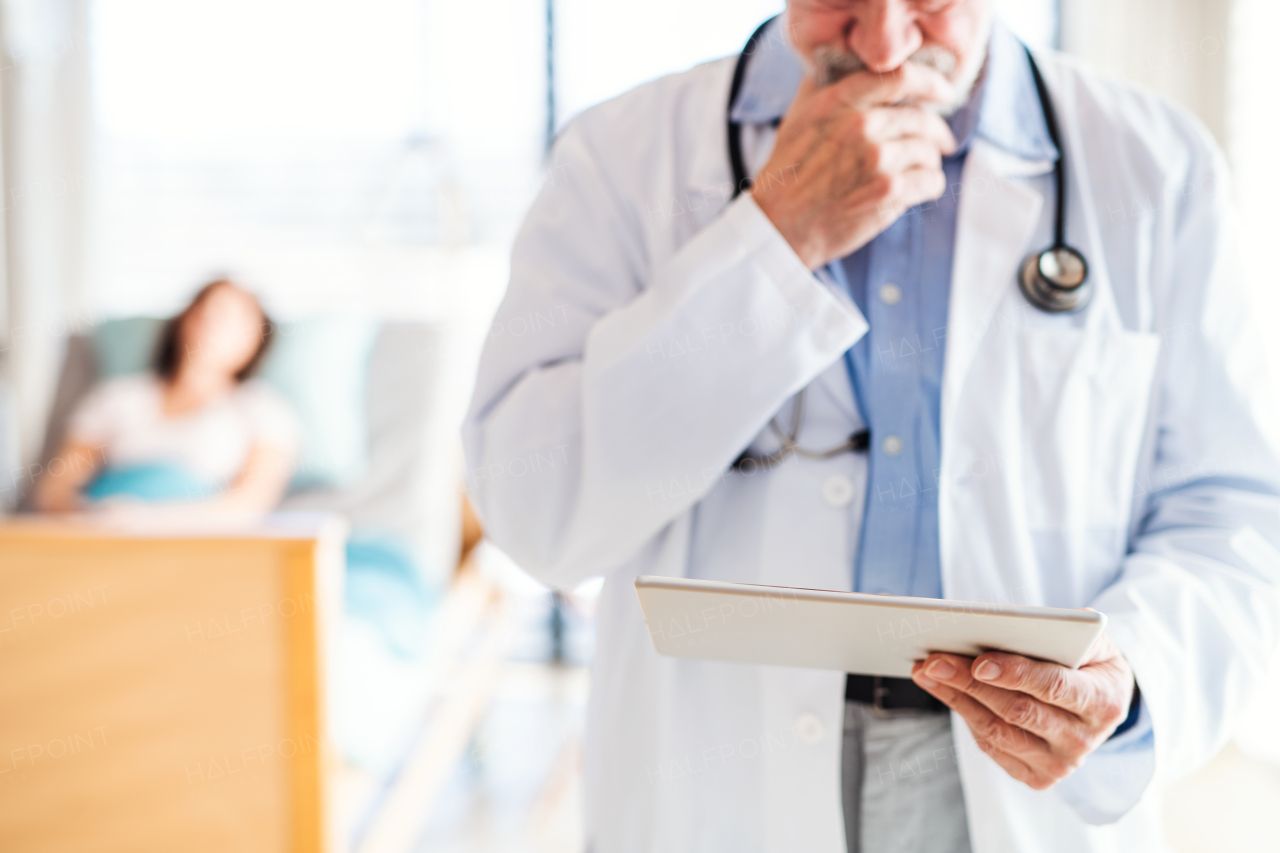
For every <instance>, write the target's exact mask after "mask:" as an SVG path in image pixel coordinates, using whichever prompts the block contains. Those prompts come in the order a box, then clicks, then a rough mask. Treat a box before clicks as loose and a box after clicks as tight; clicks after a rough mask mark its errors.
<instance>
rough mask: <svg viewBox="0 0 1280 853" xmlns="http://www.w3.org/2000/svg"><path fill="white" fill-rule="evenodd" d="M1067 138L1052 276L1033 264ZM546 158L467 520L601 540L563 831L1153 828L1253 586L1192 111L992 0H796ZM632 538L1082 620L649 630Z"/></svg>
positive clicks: (923, 835)
mask: <svg viewBox="0 0 1280 853" xmlns="http://www.w3.org/2000/svg"><path fill="white" fill-rule="evenodd" d="M735 71H736V72H737V73H736V74H735ZM735 77H736V78H737V79H736V83H735ZM1038 77H1039V80H1038V79H1037V78H1038ZM1041 86H1043V88H1044V91H1043V93H1041V92H1040V87H1041ZM731 91H732V93H733V97H732V102H731V98H730V93H731ZM1046 100H1047V104H1048V106H1046V104H1045V102H1046ZM1051 116H1052V118H1051ZM1055 139H1056V141H1055ZM731 149H736V151H737V152H738V154H739V155H740V157H741V161H742V163H743V164H744V166H745V169H746V171H747V173H748V174H749V175H751V176H754V178H755V180H754V183H753V184H752V183H751V182H749V181H745V182H743V184H742V185H741V186H735V179H734V171H733V168H732V164H731V157H730V153H731ZM1055 165H1058V166H1061V167H1062V169H1063V174H1064V175H1065V181H1066V183H1065V195H1064V197H1063V198H1062V203H1063V208H1064V212H1065V218H1064V220H1063V222H1062V229H1061V230H1062V232H1063V235H1062V236H1063V239H1064V240H1065V243H1066V244H1067V245H1070V246H1071V247H1072V248H1073V249H1074V250H1075V251H1076V252H1078V253H1079V255H1080V257H1081V258H1082V259H1084V261H1085V262H1086V263H1087V283H1088V288H1087V289H1086V290H1083V291H1079V292H1078V293H1077V292H1076V291H1072V293H1075V294H1076V295H1080V294H1084V295H1085V296H1086V297H1087V298H1082V299H1080V300H1079V304H1067V305H1066V306H1065V307H1068V308H1074V309H1076V310H1054V311H1048V310H1042V308H1041V307H1038V306H1037V305H1036V304H1034V303H1033V300H1032V297H1031V294H1029V293H1028V292H1027V291H1026V290H1024V288H1023V287H1022V286H1020V275H1021V270H1022V267H1023V261H1024V259H1025V258H1027V257H1028V256H1029V255H1032V254H1033V253H1039V252H1041V251H1043V250H1044V249H1046V248H1048V247H1050V246H1051V245H1055V243H1056V240H1055V230H1056V229H1055V224H1056V222H1057V219H1056V215H1055V213H1056V211H1057V210H1058V209H1059V204H1058V202H1059V199H1058V198H1057V191H1056V189H1055V176H1056V174H1057V172H1056V171H1055ZM551 166H552V167H553V172H552V174H553V176H554V180H550V181H549V182H548V183H547V185H546V186H545V188H544V189H543V190H542V192H541V194H540V195H539V197H538V199H537V201H536V202H535V204H534V206H533V209H532V210H531V212H530V213H529V217H528V219H527V221H526V223H525V225H524V228H523V230H522V231H521V233H520V235H519V238H518V240H517V242H516V245H515V249H514V253H513V256H512V267H511V284H510V289H509V292H508V294H507V296H506V300H505V302H504V303H503V305H502V307H501V309H500V312H499V317H498V319H499V321H501V322H502V323H503V324H504V326H503V327H504V328H508V329H509V328H512V321H513V320H516V319H517V318H522V319H524V320H525V321H526V322H525V323H524V324H522V325H521V328H522V329H524V330H525V333H524V334H522V335H518V336H517V335H512V334H505V335H496V336H493V337H492V338H491V339H490V341H489V343H488V345H487V348H486V350H485V353H484V357H483V361H482V364H481V369H480V375H479V380H478V383H477V388H476V391H475V397H474V401H473V403H472V408H471V412H470V414H469V416H468V420H467V423H466V426H465V430H464V433H465V435H464V437H465V441H466V449H467V455H468V461H469V466H470V472H471V473H470V487H471V489H472V493H473V495H474V497H475V500H476V503H477V508H478V510H479V512H480V515H481V516H482V518H483V520H484V522H485V525H486V528H487V530H488V532H489V534H490V535H491V536H492V538H493V540H494V541H495V542H496V543H497V544H498V545H499V546H501V547H502V548H503V549H505V550H506V551H507V552H508V553H509V554H510V555H511V556H512V557H513V558H514V559H515V560H516V561H517V562H518V563H519V564H520V565H521V566H523V567H524V568H525V569H527V570H528V571H529V572H531V573H533V574H534V575H536V576H537V577H540V578H542V579H544V580H545V581H547V582H548V583H551V584H554V585H556V586H560V587H571V586H572V585H574V584H576V583H577V582H579V581H580V580H582V579H584V578H587V577H589V576H592V575H604V576H605V579H606V580H605V585H604V591H603V593H602V599H601V604H600V610H599V639H598V644H597V652H596V659H595V663H594V668H593V671H592V695H591V701H590V709H589V722H588V742H587V747H586V776H587V780H586V791H587V798H588V804H587V806H588V807H587V812H588V815H587V819H588V826H587V837H588V843H589V845H590V849H591V850H594V851H598V853H614V851H663V852H664V853H668V851H709V850H726V851H730V850H731V851H735V853H742V851H778V852H779V853H781V851H806V853H810V851H823V853H836V851H844V850H849V851H854V850H862V851H864V853H885V851H909V850H910V851H964V850H973V851H978V853H995V851H1013V850H1035V851H1052V850H1061V851H1072V853H1077V851H1088V850H1097V851H1103V850H1107V851H1111V850H1125V851H1130V850H1157V849H1163V846H1164V845H1163V841H1162V831H1161V827H1160V823H1159V792H1160V790H1161V788H1163V787H1164V786H1166V785H1167V784H1168V782H1169V781H1170V780H1172V779H1175V778H1177V777H1178V776H1181V775H1184V774H1186V773H1188V772H1190V771H1191V770H1193V769H1195V768H1196V767H1197V766H1199V765H1200V764H1202V763H1203V762H1205V761H1206V760H1207V759H1209V758H1210V757H1211V756H1212V755H1213V754H1214V753H1215V752H1216V751H1217V750H1218V749H1219V748H1220V747H1221V746H1222V745H1223V743H1224V742H1225V741H1226V739H1227V738H1228V736H1229V734H1230V730H1231V725H1232V720H1233V717H1234V716H1235V715H1236V713H1237V711H1238V710H1239V709H1240V707H1241V706H1242V704H1243V703H1244V702H1245V701H1246V700H1247V698H1248V697H1249V695H1250V693H1251V688H1252V686H1253V684H1254V683H1255V682H1256V681H1257V679H1258V677H1259V674H1260V672H1261V671H1262V670H1263V669H1264V665H1265V663H1266V662H1267V660H1268V658H1269V656H1270V654H1271V651H1272V650H1273V648H1274V647H1275V646H1276V643H1277V627H1278V626H1280V617H1278V612H1280V594H1278V592H1277V590H1278V584H1280V550H1278V549H1277V546H1278V545H1280V464H1278V463H1277V455H1276V444H1275V443H1274V442H1273V436H1271V435H1268V434H1265V429H1264V427H1265V428H1269V427H1271V426H1274V425H1275V423H1276V421H1275V416H1274V415H1269V414H1268V410H1267V405H1266V404H1267V403H1268V401H1269V395H1270V387H1269V386H1267V384H1266V376H1265V375H1264V372H1263V370H1262V357H1261V351H1260V350H1259V349H1258V347H1257V338H1256V335H1254V334H1253V332H1252V331H1251V329H1250V328H1249V322H1250V321H1251V319H1253V318H1252V316H1251V312H1250V308H1249V305H1248V302H1247V297H1248V291H1247V288H1245V286H1244V284H1243V282H1242V281H1241V280H1240V277H1239V275H1238V274H1237V272H1236V269H1235V266H1234V260H1235V259H1234V254H1233V250H1232V248H1231V246H1230V237H1231V229H1230V226H1229V221H1228V204H1227V197H1228V195H1229V191H1228V176H1227V175H1226V173H1225V171H1224V167H1223V162H1222V157H1221V155H1220V153H1219V152H1218V150H1217V149H1216V147H1215V146H1214V144H1213V142H1212V141H1211V139H1210V138H1209V136H1208V135H1207V133H1206V132H1205V131H1204V129H1203V128H1202V127H1201V126H1200V125H1199V124H1198V123H1197V122H1196V121H1195V120H1194V119H1192V118H1191V117H1189V116H1188V115H1187V114H1186V113H1184V112H1183V111H1181V110H1179V109H1178V108H1176V107H1174V106H1172V105H1170V104H1168V103H1166V102H1165V101H1163V100H1161V99H1159V98H1157V97H1154V96H1152V95H1149V94H1145V93H1142V92H1138V91H1134V90H1131V89H1129V88H1126V87H1123V86H1119V85H1117V84H1114V83H1110V82H1106V81H1103V80H1099V79H1097V78H1095V77H1094V76H1092V75H1090V74H1089V73H1087V72H1086V71H1084V70H1082V69H1080V68H1078V67H1076V66H1074V65H1072V64H1071V63H1070V62H1069V61H1067V60H1065V59H1063V58H1062V57H1059V56H1056V55H1052V54H1048V53H1041V52H1037V53H1035V54H1034V55H1031V54H1028V52H1027V51H1026V50H1025V49H1024V47H1023V46H1022V45H1021V44H1020V43H1019V42H1018V41H1017V39H1016V38H1015V37H1014V36H1013V35H1012V34H1011V33H1010V31H1009V30H1008V29H1006V28H1005V27H1004V26H1002V25H1001V24H1000V23H999V22H998V21H995V20H993V17H992V13H991V10H990V2H989V0H952V2H948V0H791V2H789V3H788V5H787V9H786V12H785V14H784V15H783V16H781V17H779V18H778V19H776V20H774V21H773V22H771V23H770V24H769V25H768V26H766V27H765V28H764V29H763V30H762V31H761V32H760V33H759V34H758V35H757V37H756V38H755V39H753V42H752V44H751V46H750V49H749V50H748V51H747V52H746V55H745V56H744V57H729V58H726V59H723V60H720V61H717V62H712V63H708V64H706V65H703V66H700V67H698V68H695V69H693V70H691V71H689V72H687V73H684V74H678V75H674V76H670V77H666V78H663V79H660V80H657V81H655V82H652V83H648V84H646V85H643V86H640V87H639V88H637V89H635V90H633V91H631V92H629V93H627V94H625V95H622V96H621V97H619V98H616V99H614V100H612V101H609V102H608V103H605V104H602V105H600V106H598V107H595V108H594V109H592V110H589V111H588V112H586V113H585V114H583V115H582V116H580V117H579V118H577V119H576V120H575V121H574V122H573V123H572V124H571V125H570V126H569V127H568V128H567V129H566V130H565V132H564V133H563V135H562V136H561V138H560V139H559V140H558V142H557V144H556V146H555V148H554V151H553V152H552V155H551ZM738 189H745V190H746V191H744V192H740V193H737V194H735V190H738ZM1072 298H1075V297H1074V296H1073V297H1072ZM1050 307H1064V306H1062V305H1058V306H1054V305H1050ZM640 574H654V575H670V576H681V577H692V578H711V579H717V580H728V581H741V582H748V583H761V584H773V585H779V586H794V587H809V588H815V589H836V590H849V589H854V590H860V591H864V592H871V593H894V594H900V595H913V596H927V597H945V598H954V599H963V600H970V601H990V602H1014V603H1023V604H1033V605H1048V606H1056V607H1069V608H1080V607H1092V608H1095V609H1097V610H1099V611H1102V612H1103V613H1105V614H1106V615H1107V616H1108V618H1109V622H1108V627H1107V631H1106V635H1105V637H1104V638H1103V639H1102V640H1101V641H1100V642H1099V643H1098V644H1097V645H1096V647H1095V648H1094V650H1093V652H1092V653H1091V657H1090V659H1089V661H1088V663H1087V664H1086V665H1084V666H1082V667H1081V668H1080V669H1078V670H1069V669H1066V668H1064V667H1061V666H1058V665H1056V664H1047V663H1042V662H1036V661H1032V660H1029V659H1026V658H1020V657H1018V656H1015V655H1011V654H1001V653H988V654H984V655H982V656H980V657H978V658H977V659H969V658H963V657H958V656H954V655H931V656H930V657H929V658H928V659H927V660H925V661H922V662H920V663H919V664H918V665H917V667H916V670H915V673H914V676H913V678H912V679H900V680H895V679H882V680H880V681H878V682H877V681H876V680H874V679H869V678H866V677H861V676H858V675H850V676H847V677H846V675H845V674H842V673H835V672H822V671H813V670H800V669H790V668H784V667H765V666H747V665H741V664H727V663H715V662H700V661H690V660H677V659H670V658H663V657H659V656H658V655H657V654H656V653H655V652H654V649H653V644H652V641H651V638H650V636H649V632H648V630H647V629H646V626H645V622H644V619H643V615H642V613H641V610H640V607H639V605H638V602H637V598H636V594H635V592H634V590H633V588H632V584H633V581H634V579H635V577H636V576H637V575H640ZM695 627H696V626H695ZM707 627H708V628H710V627H713V626H707Z"/></svg>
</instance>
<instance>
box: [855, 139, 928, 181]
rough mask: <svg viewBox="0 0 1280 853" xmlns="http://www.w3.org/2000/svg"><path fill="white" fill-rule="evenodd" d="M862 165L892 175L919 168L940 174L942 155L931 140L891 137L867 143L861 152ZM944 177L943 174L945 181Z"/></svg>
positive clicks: (870, 169)
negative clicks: (883, 140) (890, 138)
mask: <svg viewBox="0 0 1280 853" xmlns="http://www.w3.org/2000/svg"><path fill="white" fill-rule="evenodd" d="M862 165H863V167H864V168H865V169H867V170H869V171H871V172H878V173H879V174H882V175H893V174H897V173H899V172H905V171H907V170H908V169H913V168H921V169H927V170H932V171H935V172H937V173H938V174H939V175H941V174H942V155H941V154H940V153H939V152H938V148H937V146H936V145H934V144H933V143H932V142H928V141H926V140H923V139H917V138H911V139H893V140H890V141H888V142H876V143H868V144H867V145H866V147H865V148H864V149H863V152H862ZM945 180H946V177H945V176H943V181H944V182H945Z"/></svg>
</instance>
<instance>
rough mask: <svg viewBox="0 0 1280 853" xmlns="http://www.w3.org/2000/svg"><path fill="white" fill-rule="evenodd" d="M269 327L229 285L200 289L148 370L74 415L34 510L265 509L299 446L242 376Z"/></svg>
mask: <svg viewBox="0 0 1280 853" xmlns="http://www.w3.org/2000/svg"><path fill="white" fill-rule="evenodd" d="M272 329H273V326H272V323H271V322H270V320H269V319H268V318H267V316H266V314H265V313H264V312H263V310H262V306H261V305H260V304H259V303H258V300H257V298H256V297H255V296H253V294H251V293H249V292H248V291H246V290H244V289H243V288H241V287H239V286H238V285H236V284H235V283H233V282H231V281H228V280H225V279H223V280H219V281H215V282H213V283H211V284H208V285H206V286H205V287H204V288H202V289H201V290H200V292H199V293H197V294H196V296H195V298H194V299H193V300H192V301H191V304H190V305H188V306H187V307H186V309H185V310H183V312H182V313H181V314H179V315H178V316H177V317H175V318H173V319H172V320H170V321H169V322H168V324H167V325H166V326H165V327H164V330H163V332H162V333H161V336H160V341H159V346H158V348H157V351H156V358H155V364H154V370H153V371H152V372H150V373H143V374H134V375H130V376H122V377H119V378H116V379H112V380H110V381H108V382H105V383H103V384H102V385H99V386H98V387H97V388H95V389H94V390H93V391H92V392H91V393H90V394H89V395H88V396H87V397H86V398H85V400H84V401H83V402H82V403H81V404H80V406H79V407H78V408H77V409H76V411H75V413H74V414H73V415H72V418H71V420H70V422H69V425H68V429H67V437H66V439H65V440H64V442H63V446H62V448H61V449H60V451H59V453H58V456H57V459H61V460H64V464H62V465H52V464H51V465H50V466H49V468H50V469H54V470H56V471H57V472H58V473H57V474H53V473H46V474H45V476H44V477H43V478H41V480H40V481H39V482H38V483H37V484H36V491H35V496H34V503H35V506H36V508H37V509H39V510H42V511H45V512H74V511H82V510H91V511H103V512H108V513H110V514H112V515H113V516H124V517H130V518H137V519H147V520H171V521H173V520H182V521H187V520H191V521H198V520H211V519H220V518H252V517H254V516H257V515H260V514H262V513H266V512H268V511H269V510H271V509H272V508H273V507H274V506H275V505H276V503H277V502H278V501H279V500H280V497H281V496H282V495H283V494H284V490H285V487H286V485H287V484H288V481H289V476H290V474H291V472H292V468H293V463H294V458H295V456H296V454H297V448H298V442H299V429H298V426H297V422H296V419H295V418H294V415H293V412H292V411H291V410H290V408H289V406H288V404H287V403H286V402H285V401H284V399H283V398H281V397H280V396H279V395H278V394H277V393H276V392H275V391H273V390H272V389H271V388H269V387H268V386H266V385H265V384H264V383H262V382H260V381H256V380H254V379H252V378H251V377H252V375H253V373H254V370H255V369H256V368H257V367H258V366H259V364H261V362H262V360H263V357H264V356H265V355H266V353H267V349H268V347H269V346H270V344H271V336H272Z"/></svg>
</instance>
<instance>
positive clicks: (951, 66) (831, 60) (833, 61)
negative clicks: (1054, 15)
mask: <svg viewBox="0 0 1280 853" xmlns="http://www.w3.org/2000/svg"><path fill="white" fill-rule="evenodd" d="M907 62H914V63H916V64H917V65H923V66H924V67H926V68H932V69H933V70H934V71H937V72H938V73H939V74H941V75H942V76H943V77H946V78H947V79H948V80H951V75H952V74H954V73H955V71H956V63H957V60H956V55H955V54H954V53H952V52H951V51H949V50H947V49H946V48H945V47H939V46H937V45H930V46H927V47H922V48H920V49H919V50H917V51H916V52H915V53H913V54H911V56H909V57H907ZM981 68H982V65H981V64H979V65H978V70H981ZM866 70H867V64H866V63H865V62H863V61H862V59H861V58H860V57H859V56H858V54H856V53H854V52H853V51H851V50H846V49H845V48H842V47H838V46H836V45H830V44H824V45H819V46H818V47H816V48H815V49H814V51H813V72H814V78H815V80H816V81H817V83H818V85H819V86H830V85H831V84H832V83H834V82H836V81H837V80H840V79H843V78H845V77H848V76H849V75H850V74H857V73H858V72H859V71H866ZM976 79H977V74H974V75H973V77H972V79H969V80H965V81H952V83H953V85H955V86H956V89H957V92H956V99H955V101H954V102H953V103H951V104H938V105H934V104H929V105H927V106H928V107H929V109H932V110H935V111H936V112H938V113H940V114H941V115H943V116H949V115H951V114H952V113H954V112H955V111H956V110H958V109H960V107H962V106H964V103H965V101H967V100H968V99H969V92H970V91H972V89H973V84H974V82H975V81H976Z"/></svg>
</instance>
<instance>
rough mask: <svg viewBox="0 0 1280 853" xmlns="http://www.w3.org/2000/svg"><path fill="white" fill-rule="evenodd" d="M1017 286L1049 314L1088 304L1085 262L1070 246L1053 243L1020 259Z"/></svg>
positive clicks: (1089, 288) (1089, 290)
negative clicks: (1050, 246)
mask: <svg viewBox="0 0 1280 853" xmlns="http://www.w3.org/2000/svg"><path fill="white" fill-rule="evenodd" d="M1018 285H1019V286H1020V287H1021V288H1022V294H1023V295H1024V296H1026V297H1027V301H1028V302H1030V303H1031V304H1032V305H1034V306H1036V307H1037V308H1039V309H1040V310H1041V311H1048V312H1049V313H1051V314H1067V313H1070V312H1072V311H1079V310H1080V309H1081V308H1083V307H1084V306H1085V305H1087V304H1088V303H1089V297H1090V296H1092V295H1093V284H1092V282H1090V281H1089V265H1088V264H1087V263H1085V260H1084V257H1083V256H1082V255H1081V254H1080V253H1079V252H1077V251H1076V250H1075V249H1073V248H1071V247H1070V246H1054V247H1052V248H1050V249H1046V250H1045V251H1043V252H1040V253H1039V254H1034V255H1030V256H1028V258H1027V259H1026V260H1025V261H1023V262H1022V271H1021V273H1020V274H1019V275H1018Z"/></svg>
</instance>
